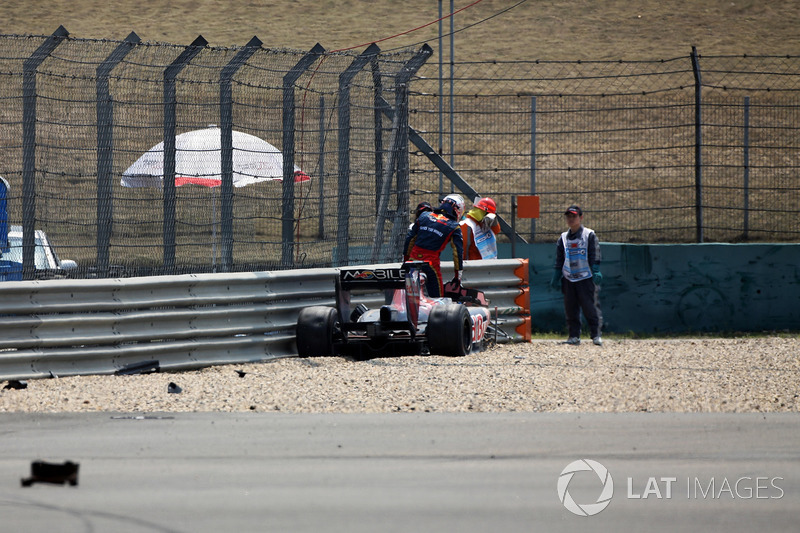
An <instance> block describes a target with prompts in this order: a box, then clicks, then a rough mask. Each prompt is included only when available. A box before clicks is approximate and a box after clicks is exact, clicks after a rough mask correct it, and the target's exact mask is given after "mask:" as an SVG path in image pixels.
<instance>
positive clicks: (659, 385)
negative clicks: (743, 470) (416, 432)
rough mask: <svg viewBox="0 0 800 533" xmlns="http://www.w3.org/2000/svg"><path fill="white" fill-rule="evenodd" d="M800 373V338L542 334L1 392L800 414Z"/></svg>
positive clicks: (26, 402) (40, 403)
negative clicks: (471, 346) (566, 339)
mask: <svg viewBox="0 0 800 533" xmlns="http://www.w3.org/2000/svg"><path fill="white" fill-rule="evenodd" d="M799 371H800V338H783V337H758V338H750V337H748V338H740V339H680V340H628V339H625V340H617V341H615V340H608V339H607V340H606V341H605V345H604V346H602V347H598V346H594V345H592V344H591V343H590V342H589V343H586V342H584V343H583V344H582V345H580V346H566V345H563V344H561V343H560V342H558V341H555V340H536V341H534V342H532V343H528V344H513V345H501V346H497V347H494V348H491V349H489V350H486V351H483V352H480V353H476V354H472V355H469V356H467V357H464V358H448V357H439V356H419V357H415V356H406V357H392V358H389V357H378V358H374V359H370V360H367V361H354V360H351V359H348V358H343V357H324V358H323V357H318V358H307V359H301V358H287V359H279V360H274V361H269V362H265V363H256V364H246V365H224V366H214V367H208V368H204V369H200V370H195V371H188V372H159V373H152V374H142V375H133V376H113V375H102V376H75V377H63V378H55V379H39V380H29V381H28V382H27V388H24V389H19V390H17V389H12V388H2V389H0V412H30V413H45V412H46V413H53V412H80V411H107V412H126V413H139V412H142V413H148V412H193V411H201V412H207V411H221V412H224V411H233V412H247V411H257V412H285V413H385V412H511V411H525V412H634V411H653V412H655V411H660V412H777V411H790V412H797V411H799V410H800V401H798V400H799V398H798V396H799V395H800V380H799V379H798V376H800V372H799ZM171 383H172V384H175V385H177V387H178V388H179V389H180V392H168V390H169V389H170V384H171Z"/></svg>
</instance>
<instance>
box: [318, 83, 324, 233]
mask: <svg viewBox="0 0 800 533" xmlns="http://www.w3.org/2000/svg"><path fill="white" fill-rule="evenodd" d="M325 136H326V132H325V95H320V97H319V159H318V163H317V175H318V177H317V184H318V187H319V229H318V230H317V234H318V237H319V238H320V239H324V238H325Z"/></svg>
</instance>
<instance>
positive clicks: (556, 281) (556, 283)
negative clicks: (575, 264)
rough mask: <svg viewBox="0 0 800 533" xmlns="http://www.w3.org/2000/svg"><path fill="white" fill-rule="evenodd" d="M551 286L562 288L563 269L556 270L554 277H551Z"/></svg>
mask: <svg viewBox="0 0 800 533" xmlns="http://www.w3.org/2000/svg"><path fill="white" fill-rule="evenodd" d="M550 286H551V287H553V288H554V289H557V290H560V289H561V271H560V270H554V271H553V277H552V278H551V279H550Z"/></svg>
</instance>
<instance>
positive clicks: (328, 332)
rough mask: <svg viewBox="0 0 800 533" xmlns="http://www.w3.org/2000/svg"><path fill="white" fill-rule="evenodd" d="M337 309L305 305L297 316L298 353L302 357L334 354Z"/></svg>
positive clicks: (296, 336)
mask: <svg viewBox="0 0 800 533" xmlns="http://www.w3.org/2000/svg"><path fill="white" fill-rule="evenodd" d="M337 319H338V317H337V313H336V309H334V308H333V307H323V306H314V307H304V308H303V309H301V310H300V314H299V315H298V316H297V329H296V332H295V338H296V341H297V354H298V355H299V356H300V357H319V356H328V355H334V347H333V337H334V334H335V332H336V322H337Z"/></svg>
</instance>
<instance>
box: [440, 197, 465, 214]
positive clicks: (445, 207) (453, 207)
mask: <svg viewBox="0 0 800 533" xmlns="http://www.w3.org/2000/svg"><path fill="white" fill-rule="evenodd" d="M439 209H440V210H442V211H445V212H448V213H452V214H453V216H455V219H456V220H459V219H460V218H461V215H463V214H464V198H462V197H461V195H460V194H448V195H447V196H445V197H444V200H442V205H440V206H439Z"/></svg>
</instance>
